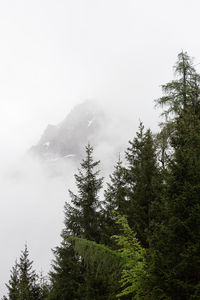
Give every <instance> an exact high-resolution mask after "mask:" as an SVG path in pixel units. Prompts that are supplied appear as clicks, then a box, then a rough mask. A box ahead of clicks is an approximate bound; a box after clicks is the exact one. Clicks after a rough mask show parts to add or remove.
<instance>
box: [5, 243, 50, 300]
mask: <svg viewBox="0 0 200 300" xmlns="http://www.w3.org/2000/svg"><path fill="white" fill-rule="evenodd" d="M32 264H33V261H30V259H29V251H28V248H27V245H25V249H24V250H23V251H22V253H21V256H20V259H19V262H17V261H16V262H15V265H14V267H13V268H12V270H11V275H10V280H9V282H8V284H6V287H7V289H8V298H6V297H5V296H4V298H5V299H8V300H44V299H45V297H46V296H47V295H48V284H47V283H44V281H43V283H42V282H38V276H37V274H36V272H35V270H33V267H32ZM41 283H42V284H41Z"/></svg>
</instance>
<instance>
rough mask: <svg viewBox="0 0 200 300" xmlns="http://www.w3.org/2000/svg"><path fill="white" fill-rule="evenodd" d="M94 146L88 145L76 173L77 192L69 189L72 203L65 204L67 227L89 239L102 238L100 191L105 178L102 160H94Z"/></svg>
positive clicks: (75, 233) (66, 228)
mask: <svg viewBox="0 0 200 300" xmlns="http://www.w3.org/2000/svg"><path fill="white" fill-rule="evenodd" d="M92 153H93V148H92V147H91V146H90V145H88V146H87V147H86V159H85V160H83V161H82V163H81V168H80V169H79V170H78V174H75V180H76V186H77V189H78V191H77V194H74V193H73V192H72V191H70V190H69V194H70V197H71V203H72V205H70V204H68V203H66V204H65V229H64V232H65V233H67V234H73V235H76V236H79V237H83V238H86V239H89V240H94V241H96V242H99V240H100V227H99V223H100V213H99V211H100V208H101V203H100V200H99V192H100V190H101V188H102V184H103V178H101V177H99V172H100V171H99V170H98V166H99V163H100V161H95V162H94V160H93V157H92Z"/></svg>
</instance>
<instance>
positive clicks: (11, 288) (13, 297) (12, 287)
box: [6, 261, 19, 300]
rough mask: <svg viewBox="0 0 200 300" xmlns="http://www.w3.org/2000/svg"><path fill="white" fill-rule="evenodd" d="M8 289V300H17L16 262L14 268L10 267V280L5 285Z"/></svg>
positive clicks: (17, 274) (17, 272)
mask: <svg viewBox="0 0 200 300" xmlns="http://www.w3.org/2000/svg"><path fill="white" fill-rule="evenodd" d="M6 287H7V289H8V297H9V298H8V299H9V300H18V299H19V268H18V263H17V261H16V262H15V265H14V267H12V270H11V274H10V280H9V282H8V284H6Z"/></svg>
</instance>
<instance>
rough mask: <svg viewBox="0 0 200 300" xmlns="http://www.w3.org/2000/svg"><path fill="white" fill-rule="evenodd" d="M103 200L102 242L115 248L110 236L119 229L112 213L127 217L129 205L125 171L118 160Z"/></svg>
mask: <svg viewBox="0 0 200 300" xmlns="http://www.w3.org/2000/svg"><path fill="white" fill-rule="evenodd" d="M104 198H105V200H104V210H103V211H102V214H103V220H104V222H103V225H104V227H103V233H102V240H103V243H105V244H106V245H109V246H110V247H112V248H116V244H115V243H113V241H112V240H111V239H110V237H111V236H112V235H114V234H118V233H119V227H118V226H117V225H116V222H115V219H114V216H113V211H116V212H118V213H119V214H120V215H123V216H125V217H127V216H128V210H129V205H130V203H129V201H128V197H127V181H126V170H125V168H124V167H123V165H122V161H121V159H120V158H119V160H118V162H117V164H116V166H115V167H114V171H113V173H112V175H110V182H109V183H107V188H106V190H105V193H104Z"/></svg>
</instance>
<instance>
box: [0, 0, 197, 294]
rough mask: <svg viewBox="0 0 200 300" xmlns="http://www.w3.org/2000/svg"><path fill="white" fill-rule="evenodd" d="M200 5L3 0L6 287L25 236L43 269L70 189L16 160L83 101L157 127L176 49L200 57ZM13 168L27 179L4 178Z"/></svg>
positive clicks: (0, 99)
mask: <svg viewBox="0 0 200 300" xmlns="http://www.w3.org/2000/svg"><path fill="white" fill-rule="evenodd" d="M199 11H200V2H199V1H197V0H190V1H186V0H173V1H172V0H168V1H164V0H140V1H135V0H101V1H100V0H35V1H27V0H18V1H15V0H8V1H0V42H1V46H0V143H1V145H0V164H1V168H0V169H1V170H0V180H1V182H0V185H1V187H0V211H1V222H2V226H1V230H2V232H1V233H0V239H1V240H2V246H1V253H3V255H1V257H2V256H3V259H1V261H0V265H1V268H0V278H2V279H1V282H0V293H1V291H4V288H3V285H4V282H5V281H6V280H8V278H9V270H10V268H11V266H12V265H13V262H14V260H15V258H16V256H18V255H19V254H20V249H22V248H23V245H24V243H25V239H29V240H28V243H29V244H30V252H32V253H33V258H34V260H36V261H37V263H36V264H38V266H39V265H40V266H41V268H44V269H45V271H46V269H47V265H48V259H47V258H49V255H50V254H46V252H45V251H46V250H47V248H49V252H50V247H54V245H55V246H56V243H57V241H58V239H56V236H57V235H58V233H59V231H60V228H61V223H62V218H63V216H62V214H63V212H62V210H63V209H62V207H63V203H64V200H65V194H66V191H67V189H66V186H65V183H64V182H63V181H57V180H55V181H53V182H51V183H49V181H48V180H47V179H46V177H45V175H44V174H43V171H42V170H41V168H40V166H39V165H37V164H34V166H33V162H30V161H26V162H25V163H24V165H23V167H22V166H21V165H20V164H19V157H22V156H23V155H24V153H26V151H27V149H29V148H30V147H31V146H32V145H33V144H36V143H37V141H38V140H39V138H40V136H41V134H42V132H43V130H44V129H45V128H46V126H47V125H48V124H49V123H51V124H57V123H59V122H60V121H62V120H63V119H64V118H65V117H66V115H67V114H68V113H69V111H70V110H71V109H72V108H73V107H74V105H76V104H77V103H80V102H82V101H84V100H85V99H94V100H95V99H97V100H98V101H100V102H102V104H103V105H104V107H105V108H106V109H107V110H110V111H113V112H114V113H115V114H116V115H117V114H118V115H119V117H122V118H123V120H124V122H125V121H126V120H127V122H128V121H129V119H130V118H135V119H137V120H139V119H140V120H143V121H144V124H145V125H146V126H150V127H151V128H153V130H156V128H157V124H158V122H159V111H158V110H155V108H154V99H157V98H158V97H160V96H161V95H162V94H161V87H160V86H161V85H162V84H164V83H166V82H168V81H170V80H171V79H172V78H173V69H172V67H173V65H174V63H175V61H176V58H177V55H178V53H179V52H181V51H182V50H184V51H187V52H188V54H189V55H190V56H192V57H194V58H195V64H199V63H200V41H199V28H200V18H199ZM199 68H200V65H197V69H199ZM134 130H135V129H133V131H134ZM16 166H18V168H25V169H23V170H26V172H25V173H26V174H27V170H29V175H30V176H28V177H26V179H23V178H22V179H21V181H20V182H18V181H15V180H14V179H12V180H11V179H10V178H8V176H7V177H6V175H5V174H8V173H9V174H10V170H11V169H14V168H15V167H16ZM32 171H33V172H32ZM31 172H32V174H30V173H31ZM22 173H23V172H22ZM38 174H39V176H38ZM23 180H24V181H25V182H26V184H25V185H24V183H23V182H24V181H23ZM52 180H53V179H52ZM39 181H40V184H38V182H39ZM58 190H59V192H57V191H58ZM55 198H56V200H55ZM27 199H28V200H27ZM41 199H43V202H41V201H42V200H41ZM41 203H42V205H41ZM47 203H48V204H49V210H48V212H47V211H45V207H46V205H47ZM22 208H23V209H22ZM30 211H31V212H30ZM27 212H28V214H27ZM44 216H45V217H44ZM52 219H53V220H54V225H55V226H54V228H53V227H51V230H50V229H49V230H48V228H49V226H50V223H52ZM30 220H32V221H30ZM36 224H37V225H36ZM33 228H36V229H35V231H34V232H32V233H30V231H31V230H32V229H33ZM39 235H41V236H40V237H38V236H39ZM30 237H31V238H30ZM45 237H46V240H47V242H46V244H45V242H42V241H44V240H45ZM44 261H45V263H44V265H43V262H44Z"/></svg>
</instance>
